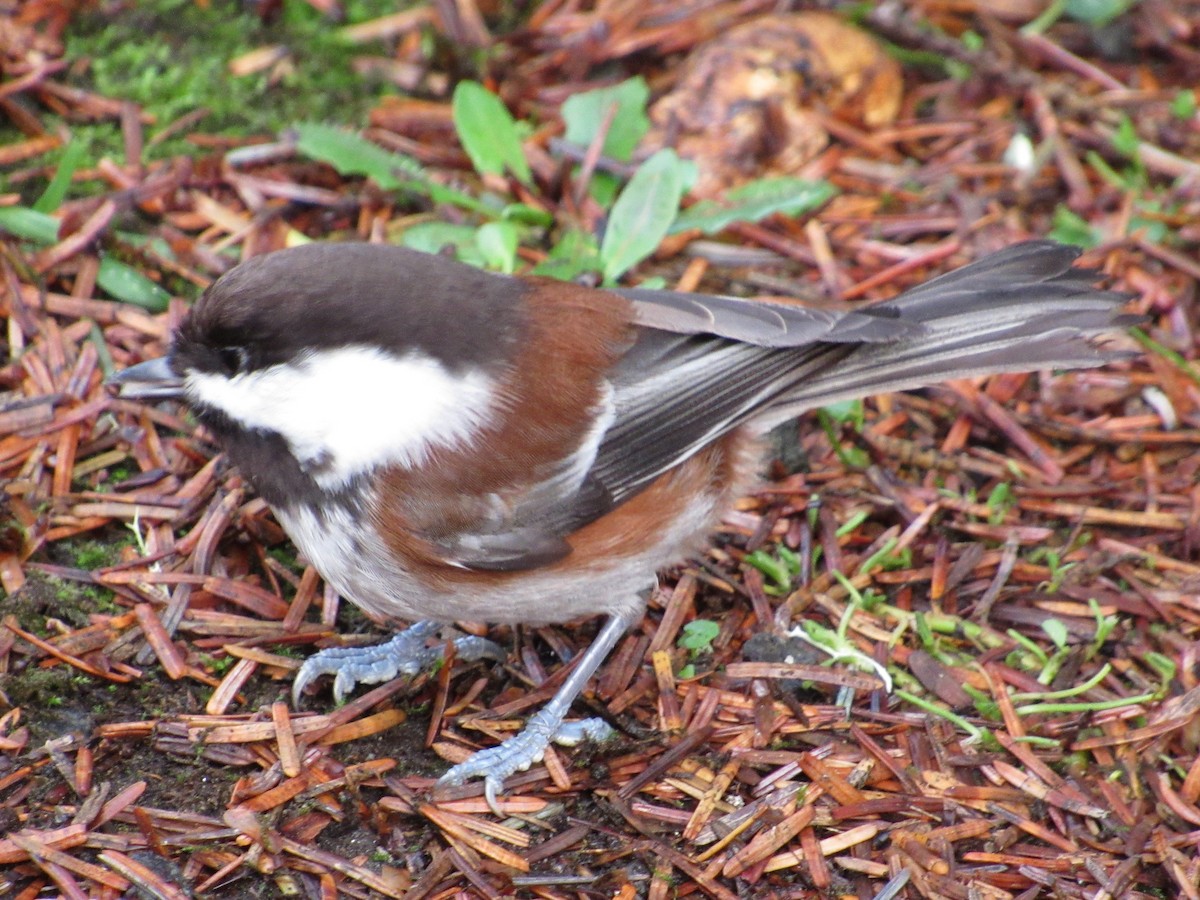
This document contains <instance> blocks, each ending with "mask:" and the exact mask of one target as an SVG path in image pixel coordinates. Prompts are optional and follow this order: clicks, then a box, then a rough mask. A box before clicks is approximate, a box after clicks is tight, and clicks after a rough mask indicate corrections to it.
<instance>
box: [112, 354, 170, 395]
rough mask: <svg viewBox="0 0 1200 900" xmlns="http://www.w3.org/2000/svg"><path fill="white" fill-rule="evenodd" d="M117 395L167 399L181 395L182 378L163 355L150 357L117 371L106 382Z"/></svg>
mask: <svg viewBox="0 0 1200 900" xmlns="http://www.w3.org/2000/svg"><path fill="white" fill-rule="evenodd" d="M106 383H107V384H108V385H109V387H115V388H117V396H118V397H121V398H123V399H132V400H169V399H178V398H181V397H183V379H182V378H180V377H179V376H178V375H176V374H175V373H174V372H173V371H171V364H170V363H169V362H167V358H166V357H165V356H161V357H159V358H158V359H150V360H147V361H146V362H144V363H138V364H137V365H136V366H130V367H129V368H128V369H125V370H124V371H123V372H118V373H117V374H115V375H113V376H112V377H111V378H109V379H108V381H107V382H106Z"/></svg>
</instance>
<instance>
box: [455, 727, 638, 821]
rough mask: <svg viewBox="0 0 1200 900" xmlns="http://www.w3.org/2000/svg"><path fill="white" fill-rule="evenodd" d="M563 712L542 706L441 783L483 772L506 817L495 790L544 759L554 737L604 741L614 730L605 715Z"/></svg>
mask: <svg viewBox="0 0 1200 900" xmlns="http://www.w3.org/2000/svg"><path fill="white" fill-rule="evenodd" d="M552 705H553V704H552ZM563 715H564V712H559V711H557V710H554V709H552V708H551V707H550V706H547V707H545V708H544V709H541V710H539V711H538V712H537V713H535V714H534V715H533V716H531V717H530V719H529V721H528V722H527V723H526V724H525V728H524V729H523V730H522V731H521V732H520V733H519V734H517V735H515V736H513V737H511V738H509V739H508V740H507V741H505V742H504V743H503V744H499V745H497V746H495V747H488V748H487V749H486V750H480V751H479V752H477V753H475V754H474V755H473V756H471V757H470V758H469V759H466V760H464V761H463V762H460V763H459V764H458V765H457V766H454V768H452V769H451V770H450V771H449V772H447V773H446V774H445V775H443V776H442V777H441V778H439V779H438V784H439V785H460V784H462V783H463V782H465V781H468V780H469V779H472V778H479V777H480V776H482V777H483V796H484V798H485V799H486V800H487V804H488V806H489V807H491V809H492V812H494V813H495V814H496V815H497V816H500V817H501V818H503V813H502V812H501V810H500V807H499V804H497V802H496V794H497V793H498V792H499V790H500V788H502V787H503V786H504V779H505V778H507V777H508V776H509V775H512V774H514V773H516V772H523V771H524V770H526V769H528V768H529V767H530V766H532V765H533V764H534V763H537V762H541V760H542V757H543V756H545V753H546V748H547V747H548V746H550V742H551V741H553V742H554V743H556V744H562V745H564V746H567V747H573V746H575V745H576V744H578V743H580V742H581V741H583V740H585V739H591V740H593V741H603V740H606V739H608V738H609V737H611V736H612V735H613V734H614V733H615V732H614V731H613V729H612V727H611V726H610V725H609V724H608V723H607V722H605V721H604V720H603V719H581V720H579V721H577V722H564V721H563Z"/></svg>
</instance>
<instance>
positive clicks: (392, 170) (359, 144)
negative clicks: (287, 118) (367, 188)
mask: <svg viewBox="0 0 1200 900" xmlns="http://www.w3.org/2000/svg"><path fill="white" fill-rule="evenodd" d="M292 130H293V131H295V133H296V135H297V141H296V149H297V151H299V152H300V153H302V154H304V155H305V156H307V157H309V158H310V159H315V160H317V161H318V162H323V163H326V164H328V165H331V166H333V168H334V169H336V170H337V171H338V174H340V175H362V176H365V177H367V178H370V179H371V180H372V181H374V182H375V183H376V184H377V185H379V186H380V187H381V188H383V189H384V190H385V191H394V190H408V191H412V192H414V193H416V194H419V195H421V196H423V197H428V198H429V199H430V200H432V201H433V202H434V203H447V204H449V205H451V206H457V207H458V208H459V209H465V210H470V211H471V212H477V213H482V214H484V215H486V216H489V217H492V216H495V215H496V212H497V211H496V210H494V209H492V208H491V207H489V206H488V205H487V204H485V203H481V202H480V201H479V200H477V199H476V198H474V197H472V196H471V195H470V194H464V193H463V192H462V191H456V190H454V189H453V188H448V187H446V186H445V185H441V184H437V183H436V182H433V181H430V180H429V177H428V175H427V174H426V173H425V170H424V169H423V168H422V167H421V164H420V163H418V162H417V161H416V160H415V159H413V158H412V157H411V156H405V155H404V154H403V153H393V152H392V151H391V150H385V149H383V148H382V147H380V146H379V145H378V144H373V143H371V142H370V141H368V140H367V139H366V138H364V137H362V136H361V135H358V134H355V133H354V132H352V131H347V130H346V129H344V128H336V127H334V126H332V125H322V124H320V123H318V122H301V123H299V124H297V125H294V126H293V127H292Z"/></svg>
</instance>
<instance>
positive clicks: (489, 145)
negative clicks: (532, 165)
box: [452, 81, 533, 184]
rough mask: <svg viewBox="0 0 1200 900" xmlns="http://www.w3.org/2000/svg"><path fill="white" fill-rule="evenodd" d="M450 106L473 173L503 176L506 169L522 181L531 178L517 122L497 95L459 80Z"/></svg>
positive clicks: (472, 83)
mask: <svg viewBox="0 0 1200 900" xmlns="http://www.w3.org/2000/svg"><path fill="white" fill-rule="evenodd" d="M452 109H453V113H454V127H455V129H456V130H457V131H458V139H459V141H460V142H461V143H462V145H463V149H464V150H466V151H467V156H469V157H471V164H472V165H474V166H475V171H476V172H479V173H480V174H481V175H482V174H492V175H503V174H504V173H505V171H506V170H507V171H509V172H512V174H513V175H515V176H516V177H517V180H518V181H520V182H521V183H522V184H529V182H530V181H532V180H533V174H532V173H531V172H530V171H529V163H528V162H527V161H526V160H525V151H524V149H523V148H522V147H521V136H520V135H519V134H518V133H517V123H516V122H515V121H513V117H512V115H511V114H510V113H509V111H508V109H507V107H505V105H504V102H503V101H502V100H501V99H500V98H499V97H497V96H496V95H495V94H493V93H492V92H491V91H489V90H488V89H487V88H485V87H484V86H483V85H481V84H476V83H475V82H474V81H461V82H459V84H458V87H456V88H455V89H454V100H453V103H452Z"/></svg>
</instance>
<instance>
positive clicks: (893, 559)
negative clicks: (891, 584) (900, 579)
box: [858, 538, 912, 574]
mask: <svg viewBox="0 0 1200 900" xmlns="http://www.w3.org/2000/svg"><path fill="white" fill-rule="evenodd" d="M898 543H900V541H899V540H898V539H897V538H892V539H891V540H888V541H885V542H884V544H883V546H882V547H880V548H879V549H878V550H876V551H875V552H874V553H872V554H871V555H870V556H868V557H867V558H866V559H864V560H863V561H862V564H861V565H859V567H858V571H859V573H862V574H866V573H867V572H870V571H871V570H872V569H874V568H875V567H876V566H879V567H880V568H881V569H883V570H884V571H885V572H892V571H895V570H896V569H907V568H910V567H911V566H912V548H911V547H905V548H903V549H902V550H900V551H896V545H897V544H898Z"/></svg>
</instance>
